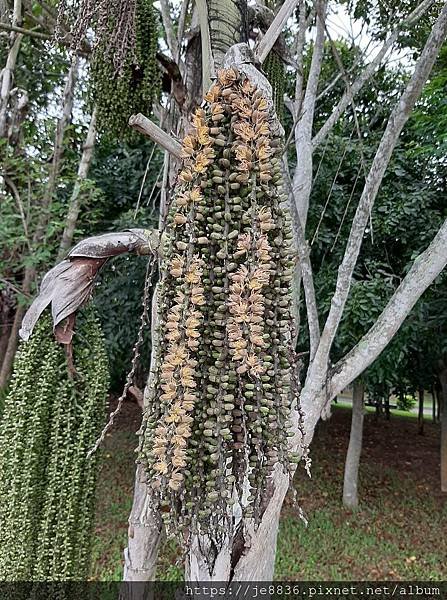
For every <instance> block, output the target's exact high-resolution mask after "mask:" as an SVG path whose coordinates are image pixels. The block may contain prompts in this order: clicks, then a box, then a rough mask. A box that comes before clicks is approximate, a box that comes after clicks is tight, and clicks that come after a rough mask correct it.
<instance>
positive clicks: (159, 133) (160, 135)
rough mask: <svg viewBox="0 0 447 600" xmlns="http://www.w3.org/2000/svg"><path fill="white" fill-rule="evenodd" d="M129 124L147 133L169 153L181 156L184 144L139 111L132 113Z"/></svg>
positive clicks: (177, 156)
mask: <svg viewBox="0 0 447 600" xmlns="http://www.w3.org/2000/svg"><path fill="white" fill-rule="evenodd" d="M129 125H130V127H132V128H133V129H135V130H136V131H139V132H140V133H142V134H144V135H147V137H149V138H150V139H151V140H152V141H154V142H155V143H156V144H158V145H159V146H161V147H162V148H164V150H166V151H167V152H169V154H172V155H173V156H175V157H176V158H181V152H182V146H181V144H180V143H179V142H177V141H176V140H174V138H172V137H171V136H169V135H168V134H167V133H165V132H164V131H163V129H160V127H159V126H158V125H156V124H155V123H153V122H152V121H151V120H150V119H148V118H147V117H145V116H144V115H142V114H141V113H138V114H137V115H132V116H131V117H130V119H129Z"/></svg>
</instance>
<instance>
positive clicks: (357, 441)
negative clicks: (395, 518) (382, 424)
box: [343, 379, 365, 510]
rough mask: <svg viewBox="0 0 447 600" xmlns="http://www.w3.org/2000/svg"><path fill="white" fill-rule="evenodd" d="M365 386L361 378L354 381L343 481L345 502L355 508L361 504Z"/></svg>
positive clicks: (347, 506) (347, 505)
mask: <svg viewBox="0 0 447 600" xmlns="http://www.w3.org/2000/svg"><path fill="white" fill-rule="evenodd" d="M364 397H365V388H364V385H363V382H362V381H360V380H359V379H356V380H355V381H354V390H353V392H352V419H351V434H350V437H349V446H348V452H347V454H346V462H345V476H344V481H343V504H344V506H346V508H349V509H351V510H352V509H355V508H357V507H358V505H359V498H358V479H359V464H360V455H361V453H362V441H363V419H364V412H365V410H364V409H365V404H364Z"/></svg>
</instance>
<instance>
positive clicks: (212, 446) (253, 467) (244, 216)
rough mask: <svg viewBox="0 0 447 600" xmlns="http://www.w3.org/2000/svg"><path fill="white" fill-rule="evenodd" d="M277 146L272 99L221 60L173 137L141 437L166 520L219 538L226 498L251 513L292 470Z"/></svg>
mask: <svg viewBox="0 0 447 600" xmlns="http://www.w3.org/2000/svg"><path fill="white" fill-rule="evenodd" d="M281 153H282V138H281V137H280V135H279V134H278V133H277V127H276V121H275V115H274V111H273V107H272V106H271V103H269V102H268V101H267V100H266V99H265V97H264V96H263V93H262V92H261V91H260V90H258V89H257V88H256V87H255V86H254V85H253V84H252V83H251V82H250V81H249V80H248V79H247V78H246V77H245V76H243V75H240V74H239V73H238V72H237V71H236V70H235V69H225V70H222V71H220V72H219V74H218V81H217V82H216V83H215V84H214V85H213V86H212V88H211V89H210V91H209V92H208V94H207V95H206V96H205V103H204V105H203V107H202V108H199V109H197V110H196V112H195V114H194V116H193V119H192V127H191V131H190V132H189V133H188V134H187V135H186V136H185V138H184V140H183V163H182V167H181V170H180V173H179V176H178V186H177V191H176V193H175V195H174V198H173V202H172V206H171V210H170V212H169V217H168V223H167V229H166V234H167V243H166V244H165V246H166V249H165V251H164V254H163V260H162V265H161V281H160V284H159V307H160V310H159V324H158V332H159V336H160V348H159V352H158V355H157V357H156V364H155V373H154V380H153V383H152V386H151V387H152V398H151V402H150V403H149V404H148V406H147V407H146V409H145V414H144V419H143V425H142V428H141V431H140V436H141V437H140V447H139V457H140V460H141V462H142V463H143V464H144V465H145V468H146V470H147V473H148V479H149V484H150V485H151V488H152V493H153V497H154V500H155V501H156V502H157V503H158V505H159V506H160V507H161V513H162V517H163V520H164V522H165V524H166V526H167V529H168V532H170V533H174V532H178V531H181V532H182V531H184V532H186V531H187V530H188V531H189V532H190V533H191V532H201V533H205V534H207V535H208V536H209V537H210V539H211V540H213V541H214V542H215V543H216V544H217V545H219V544H220V543H221V542H222V540H223V539H224V537H225V536H226V535H228V534H231V528H232V527H233V524H234V517H233V514H232V506H233V504H234V503H238V504H239V505H241V507H242V510H243V514H244V516H246V517H254V519H255V522H259V520H260V518H261V516H262V511H263V507H264V505H265V502H264V500H265V495H266V494H267V493H268V492H267V490H268V481H269V478H270V477H271V476H272V474H273V470H274V468H275V466H276V465H277V464H278V463H281V464H282V465H283V468H284V470H285V471H286V472H288V470H289V468H290V462H289V460H290V455H289V441H288V440H289V438H288V435H291V433H290V431H291V426H292V423H291V408H292V405H293V404H294V403H296V402H297V401H298V398H297V397H296V394H297V390H296V388H295V386H293V385H292V379H293V368H294V365H293V364H292V363H291V360H292V358H293V357H292V355H291V348H292V344H293V341H292V338H291V334H290V331H291V327H290V324H291V321H292V320H293V317H292V296H291V280H292V276H293V268H294V264H295V260H296V258H295V256H294V254H293V252H292V250H291V242H292V231H291V224H290V215H289V212H288V208H287V206H286V202H285V196H284V194H283V190H282V176H281ZM247 473H248V480H247ZM247 484H248V487H249V492H250V494H249V497H248V498H247V493H246V490H247Z"/></svg>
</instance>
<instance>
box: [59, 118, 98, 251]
mask: <svg viewBox="0 0 447 600" xmlns="http://www.w3.org/2000/svg"><path fill="white" fill-rule="evenodd" d="M95 136H96V109H94V110H93V113H92V116H91V119H90V125H89V128H88V132H87V137H86V140H85V144H84V147H83V150H82V156H81V160H80V162H79V167H78V174H77V177H76V181H75V184H74V186H73V191H72V194H71V198H70V201H69V204H68V212H67V216H66V219H65V227H64V232H63V234H62V239H61V243H60V246H59V253H58V257H57V258H58V260H62V258H63V257H64V255H65V254H66V252H67V250H68V249H69V248H70V246H71V244H72V242H73V235H74V231H75V227H76V223H77V220H78V217H79V211H80V209H81V189H82V183H83V181H85V180H86V178H87V175H88V171H89V168H90V163H91V161H92V157H93V148H94V146H95Z"/></svg>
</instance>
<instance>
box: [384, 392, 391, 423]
mask: <svg viewBox="0 0 447 600" xmlns="http://www.w3.org/2000/svg"><path fill="white" fill-rule="evenodd" d="M384 401H385V402H384V405H385V419H386V420H387V421H389V420H390V418H391V413H390V396H389V394H388V393H387V394H386V396H385V398H384Z"/></svg>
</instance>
